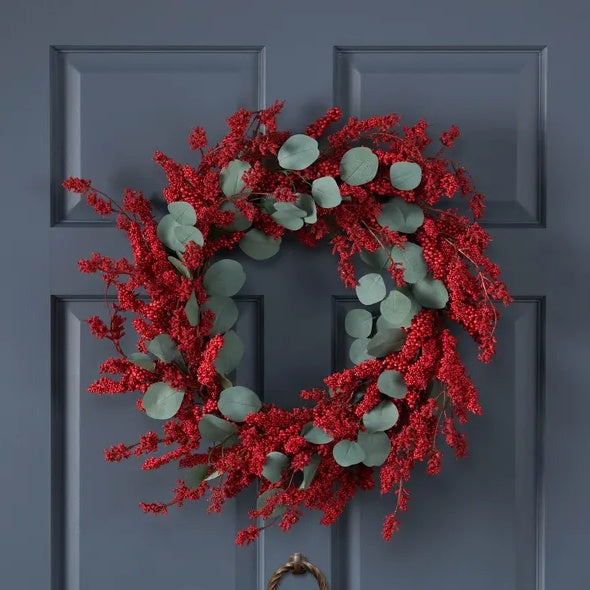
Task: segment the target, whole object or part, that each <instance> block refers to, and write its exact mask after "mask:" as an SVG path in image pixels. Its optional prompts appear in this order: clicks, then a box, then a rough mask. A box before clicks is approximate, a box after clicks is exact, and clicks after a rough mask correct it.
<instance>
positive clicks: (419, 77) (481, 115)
mask: <svg viewBox="0 0 590 590" xmlns="http://www.w3.org/2000/svg"><path fill="white" fill-rule="evenodd" d="M546 52H547V50H546V48H544V47H518V46H515V47H337V48H335V54H334V61H335V64H334V102H335V104H339V105H341V106H342V107H343V109H344V111H345V113H346V114H347V115H350V116H357V117H366V116H370V115H373V114H380V113H385V112H392V111H393V112H396V113H399V114H400V115H402V117H403V119H402V124H405V125H412V124H414V123H415V122H416V121H417V120H418V119H420V118H425V119H426V120H427V121H428V122H429V123H431V129H430V130H431V133H432V137H433V139H434V142H435V143H436V144H438V137H439V135H440V132H441V131H442V130H443V129H445V128H448V127H449V126H450V125H452V124H456V125H458V126H459V127H460V129H461V132H462V137H461V138H460V139H459V141H458V142H457V144H456V147H455V148H453V149H452V150H450V151H449V152H448V153H449V157H452V158H453V159H454V160H456V161H457V162H459V163H460V164H463V165H465V166H466V168H467V169H468V170H469V171H470V172H471V174H472V176H473V178H474V179H475V183H476V188H477V190H479V191H480V192H482V193H484V194H485V195H486V196H487V197H488V200H487V212H486V219H485V221H484V223H483V224H484V225H487V226H488V227H513V226H517V227H540V226H541V227H542V226H544V224H545V157H544V150H545V112H546V105H545V84H546V69H547V59H546ZM437 149H438V147H436V146H435V147H434V148H433V150H432V153H434V152H436V150H437ZM465 209H466V208H465Z"/></svg>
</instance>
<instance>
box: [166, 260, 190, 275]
mask: <svg viewBox="0 0 590 590" xmlns="http://www.w3.org/2000/svg"><path fill="white" fill-rule="evenodd" d="M168 262H170V264H171V265H172V266H173V267H174V268H175V269H176V270H177V271H178V272H179V273H180V274H181V275H182V276H183V277H186V278H187V279H192V278H193V275H192V273H191V271H190V270H189V269H188V268H187V267H186V266H185V264H184V263H183V262H181V261H180V260H178V258H176V256H168Z"/></svg>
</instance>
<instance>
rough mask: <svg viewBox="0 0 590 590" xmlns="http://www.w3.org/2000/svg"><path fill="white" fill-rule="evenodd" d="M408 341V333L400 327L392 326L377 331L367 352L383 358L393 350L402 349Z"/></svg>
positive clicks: (368, 345) (370, 341)
mask: <svg viewBox="0 0 590 590" xmlns="http://www.w3.org/2000/svg"><path fill="white" fill-rule="evenodd" d="M405 341H406V334H405V332H404V331H403V330H400V329H399V328H390V329H388V330H383V331H382V332H377V334H375V336H373V338H371V339H370V340H369V343H368V344H367V352H368V353H369V354H370V355H373V356H374V357H377V358H383V357H385V356H387V355H388V354H391V353H392V352H396V351H398V350H401V348H402V346H403V345H404V342H405Z"/></svg>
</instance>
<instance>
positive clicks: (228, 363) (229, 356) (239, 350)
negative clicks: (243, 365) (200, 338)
mask: <svg viewBox="0 0 590 590" xmlns="http://www.w3.org/2000/svg"><path fill="white" fill-rule="evenodd" d="M243 356H244V344H243V343H242V340H241V338H240V337H239V336H238V335H237V334H236V333H235V332H234V331H233V330H230V331H229V332H226V333H225V334H224V335H223V346H222V347H221V349H220V351H219V354H218V355H217V358H216V359H215V368H216V369H217V372H218V373H221V374H222V375H227V374H229V373H231V372H232V371H233V370H234V369H235V368H236V367H237V366H238V365H239V364H240V361H241V360H242V357H243Z"/></svg>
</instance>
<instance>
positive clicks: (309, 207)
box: [297, 194, 318, 224]
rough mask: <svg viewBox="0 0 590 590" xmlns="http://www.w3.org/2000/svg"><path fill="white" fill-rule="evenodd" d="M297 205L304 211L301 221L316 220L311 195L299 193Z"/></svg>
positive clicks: (316, 213)
mask: <svg viewBox="0 0 590 590" xmlns="http://www.w3.org/2000/svg"><path fill="white" fill-rule="evenodd" d="M297 206H298V207H299V208H300V209H303V210H304V211H305V217H304V218H303V221H305V223H309V224H312V223H315V222H316V221H317V220H318V210H317V207H316V204H315V201H314V200H313V197H312V196H311V195H306V194H300V195H299V198H298V199H297Z"/></svg>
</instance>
